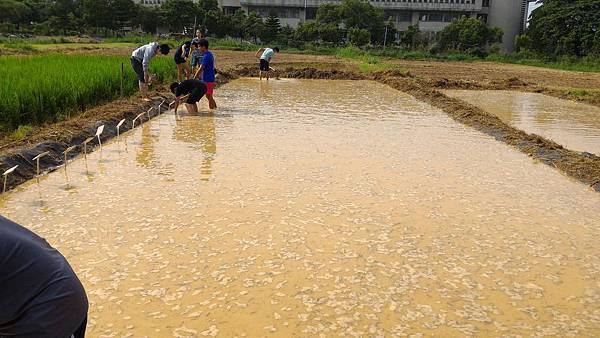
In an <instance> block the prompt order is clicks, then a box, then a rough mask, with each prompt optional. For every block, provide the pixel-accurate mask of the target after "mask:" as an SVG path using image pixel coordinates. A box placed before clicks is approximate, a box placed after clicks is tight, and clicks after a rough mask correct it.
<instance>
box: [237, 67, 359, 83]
mask: <svg viewBox="0 0 600 338" xmlns="http://www.w3.org/2000/svg"><path fill="white" fill-rule="evenodd" d="M233 72H234V73H235V74H237V75H238V76H252V77H257V76H258V72H259V71H258V69H257V68H256V67H251V66H246V67H239V68H236V69H234V70H233ZM273 75H274V77H283V78H294V79H319V80H364V79H366V78H367V77H366V76H364V75H362V74H358V73H355V72H348V71H343V70H335V69H333V70H319V69H316V68H301V69H297V68H293V67H288V68H286V69H284V70H277V71H275V72H273Z"/></svg>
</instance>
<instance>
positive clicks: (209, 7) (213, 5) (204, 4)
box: [198, 0, 219, 12]
mask: <svg viewBox="0 0 600 338" xmlns="http://www.w3.org/2000/svg"><path fill="white" fill-rule="evenodd" d="M198 8H199V9H200V10H201V11H204V12H208V11H216V10H218V9H219V2H218V1H217V0H199V1H198Z"/></svg>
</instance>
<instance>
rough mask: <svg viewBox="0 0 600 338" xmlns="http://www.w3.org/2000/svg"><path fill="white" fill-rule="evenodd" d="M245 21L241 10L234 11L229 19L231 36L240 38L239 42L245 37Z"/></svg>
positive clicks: (245, 17) (246, 18)
mask: <svg viewBox="0 0 600 338" xmlns="http://www.w3.org/2000/svg"><path fill="white" fill-rule="evenodd" d="M247 20H248V17H247V16H246V12H244V11H243V10H241V9H238V10H237V11H235V13H233V16H232V17H231V26H232V31H231V32H232V36H234V37H236V38H240V41H243V40H244V37H245V36H246V24H247Z"/></svg>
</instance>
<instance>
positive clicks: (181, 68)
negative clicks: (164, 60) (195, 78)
mask: <svg viewBox="0 0 600 338" xmlns="http://www.w3.org/2000/svg"><path fill="white" fill-rule="evenodd" d="M191 47H192V42H191V41H187V42H185V43H184V44H183V45H181V47H179V48H178V49H177V51H175V57H174V59H175V64H176V65H177V80H178V81H179V82H181V80H182V76H183V75H184V74H185V78H186V79H189V78H190V77H191V75H192V71H191V69H190V65H189V64H188V62H187V58H188V56H189V55H190V50H191Z"/></svg>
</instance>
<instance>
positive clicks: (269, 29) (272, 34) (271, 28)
mask: <svg viewBox="0 0 600 338" xmlns="http://www.w3.org/2000/svg"><path fill="white" fill-rule="evenodd" d="M280 30H281V24H280V23H279V18H277V15H276V13H274V12H270V13H269V16H268V17H267V20H265V28H264V30H263V32H262V34H261V35H260V38H261V40H263V41H264V42H266V43H271V42H273V41H275V40H276V39H277V36H278V35H279V31H280Z"/></svg>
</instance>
